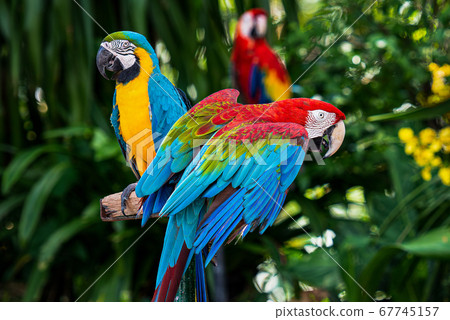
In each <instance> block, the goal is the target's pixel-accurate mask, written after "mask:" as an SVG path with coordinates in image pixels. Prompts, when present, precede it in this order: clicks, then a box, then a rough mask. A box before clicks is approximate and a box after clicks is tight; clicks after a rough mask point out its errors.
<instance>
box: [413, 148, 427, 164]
mask: <svg viewBox="0 0 450 320" xmlns="http://www.w3.org/2000/svg"><path fill="white" fill-rule="evenodd" d="M414 160H415V161H416V162H417V164H418V165H419V166H421V167H425V166H426V165H427V164H428V163H429V159H428V154H426V153H425V150H424V149H423V148H417V149H416V150H415V151H414Z"/></svg>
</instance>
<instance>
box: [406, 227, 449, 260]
mask: <svg viewBox="0 0 450 320" xmlns="http://www.w3.org/2000/svg"><path fill="white" fill-rule="evenodd" d="M398 247H399V248H401V249H402V250H405V251H407V252H409V253H412V254H415V255H419V256H425V257H436V258H444V259H448V258H450V228H449V227H445V228H440V229H436V230H433V231H430V232H428V233H426V234H424V235H421V236H419V237H417V238H415V239H414V240H411V241H407V242H404V243H402V244H401V245H399V246H398Z"/></svg>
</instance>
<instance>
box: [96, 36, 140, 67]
mask: <svg viewBox="0 0 450 320" xmlns="http://www.w3.org/2000/svg"><path fill="white" fill-rule="evenodd" d="M101 46H102V47H103V48H105V49H106V50H108V51H109V52H111V53H112V54H113V55H114V56H115V57H117V58H118V59H119V60H120V62H121V63H122V66H123V69H124V70H125V69H128V68H129V67H131V66H132V65H134V63H135V62H136V56H135V55H134V49H136V46H135V45H134V44H132V43H131V42H129V41H128V40H113V41H111V42H103V43H102V44H101Z"/></svg>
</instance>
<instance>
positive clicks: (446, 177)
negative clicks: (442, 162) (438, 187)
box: [438, 167, 450, 186]
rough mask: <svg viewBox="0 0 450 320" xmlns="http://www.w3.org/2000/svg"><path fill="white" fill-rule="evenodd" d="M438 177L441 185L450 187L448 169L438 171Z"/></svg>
mask: <svg viewBox="0 0 450 320" xmlns="http://www.w3.org/2000/svg"><path fill="white" fill-rule="evenodd" d="M438 175H439V178H441V181H442V183H443V184H445V185H446V186H450V167H446V168H445V167H444V168H441V169H439V172H438Z"/></svg>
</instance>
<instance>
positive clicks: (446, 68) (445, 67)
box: [439, 64, 450, 76]
mask: <svg viewBox="0 0 450 320" xmlns="http://www.w3.org/2000/svg"><path fill="white" fill-rule="evenodd" d="M439 70H440V71H442V72H443V73H444V76H448V75H450V65H449V64H444V65H443V66H442V67H440V68H439Z"/></svg>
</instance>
